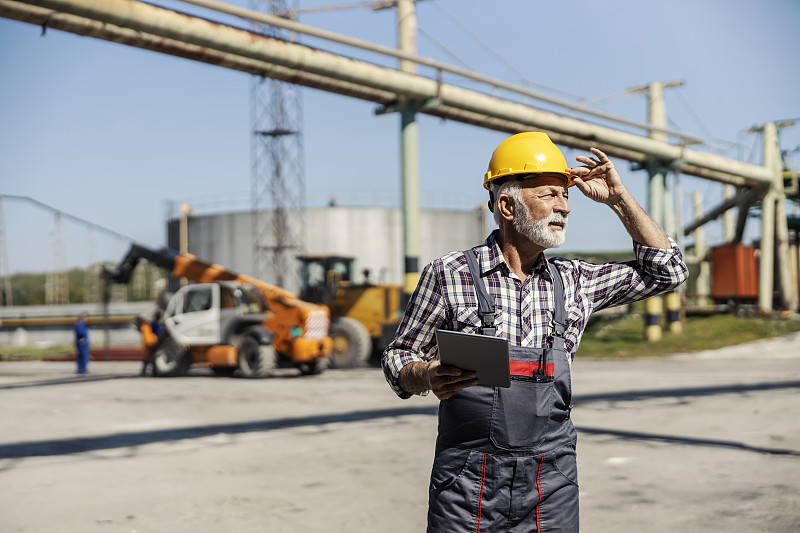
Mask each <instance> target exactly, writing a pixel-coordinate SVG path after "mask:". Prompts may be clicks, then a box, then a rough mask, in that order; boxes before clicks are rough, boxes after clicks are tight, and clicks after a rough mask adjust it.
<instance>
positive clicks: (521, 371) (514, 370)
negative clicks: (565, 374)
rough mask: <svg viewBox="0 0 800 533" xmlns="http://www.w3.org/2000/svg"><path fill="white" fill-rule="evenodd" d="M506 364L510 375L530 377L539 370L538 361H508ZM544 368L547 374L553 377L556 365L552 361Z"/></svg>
mask: <svg viewBox="0 0 800 533" xmlns="http://www.w3.org/2000/svg"><path fill="white" fill-rule="evenodd" d="M508 366H509V370H511V375H512V376H521V377H526V378H532V377H533V375H534V374H536V372H538V371H539V363H531V362H528V361H509V362H508ZM545 368H546V370H545V372H546V374H547V375H548V376H550V377H553V376H555V375H556V367H555V365H554V364H553V363H548V364H547V365H546V366H545Z"/></svg>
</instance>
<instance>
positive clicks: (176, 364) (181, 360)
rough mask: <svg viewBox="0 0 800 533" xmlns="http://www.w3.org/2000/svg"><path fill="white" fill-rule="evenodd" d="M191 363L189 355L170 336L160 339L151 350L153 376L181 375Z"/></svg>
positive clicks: (187, 369)
mask: <svg viewBox="0 0 800 533" xmlns="http://www.w3.org/2000/svg"><path fill="white" fill-rule="evenodd" d="M191 364H192V360H191V356H190V355H189V354H188V353H187V352H186V351H185V350H184V349H183V348H181V347H180V346H179V345H178V343H177V342H175V341H174V340H172V339H171V338H166V339H164V340H163V341H161V342H160V343H159V344H158V347H157V348H156V351H155V352H153V375H154V376H161V377H174V376H183V375H185V374H186V373H187V372H188V371H189V367H190V366H191Z"/></svg>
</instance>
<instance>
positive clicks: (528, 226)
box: [514, 202, 567, 249]
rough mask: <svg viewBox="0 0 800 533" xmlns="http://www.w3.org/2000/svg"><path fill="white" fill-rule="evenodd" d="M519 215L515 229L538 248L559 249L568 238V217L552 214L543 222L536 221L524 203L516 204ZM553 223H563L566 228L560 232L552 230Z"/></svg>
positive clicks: (515, 218) (515, 222)
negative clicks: (551, 224)
mask: <svg viewBox="0 0 800 533" xmlns="http://www.w3.org/2000/svg"><path fill="white" fill-rule="evenodd" d="M514 203H515V207H516V209H517V212H518V215H517V216H515V217H514V229H516V230H517V231H518V232H519V233H521V234H522V235H524V236H525V237H527V238H528V240H529V241H531V242H532V243H533V244H535V245H537V246H541V247H542V248H545V249H547V248H558V247H559V246H561V245H562V244H564V240H566V238H567V216H566V215H562V214H560V213H552V214H551V215H550V216H548V217H546V218H543V219H541V220H534V219H533V216H531V210H530V209H528V206H527V205H526V204H525V203H523V202H514ZM551 222H561V223H563V224H564V227H563V228H562V229H560V230H556V229H551V228H550V223H551Z"/></svg>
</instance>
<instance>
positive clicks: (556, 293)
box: [547, 261, 567, 350]
mask: <svg viewBox="0 0 800 533" xmlns="http://www.w3.org/2000/svg"><path fill="white" fill-rule="evenodd" d="M547 269H548V271H549V272H550V278H552V280H553V304H554V307H553V323H552V324H551V327H552V330H551V334H550V336H551V338H552V340H553V345H552V346H553V348H556V349H561V350H563V349H564V332H565V331H566V330H567V311H566V296H565V295H564V280H563V278H562V277H561V273H560V272H559V271H558V269H557V268H556V266H555V265H554V264H553V263H551V262H549V261H548V262H547Z"/></svg>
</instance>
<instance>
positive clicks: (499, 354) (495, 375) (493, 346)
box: [436, 329, 511, 388]
mask: <svg viewBox="0 0 800 533" xmlns="http://www.w3.org/2000/svg"><path fill="white" fill-rule="evenodd" d="M436 342H437V344H438V346H439V360H440V361H441V363H442V364H443V365H450V366H455V367H458V368H460V369H462V370H473V371H475V372H476V373H477V375H478V385H488V386H490V387H505V388H507V387H510V386H511V372H510V370H509V364H508V341H507V340H506V339H501V338H499V337H488V336H486V335H474V334H472V333H463V332H460V331H448V330H443V329H440V330H437V331H436Z"/></svg>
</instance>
